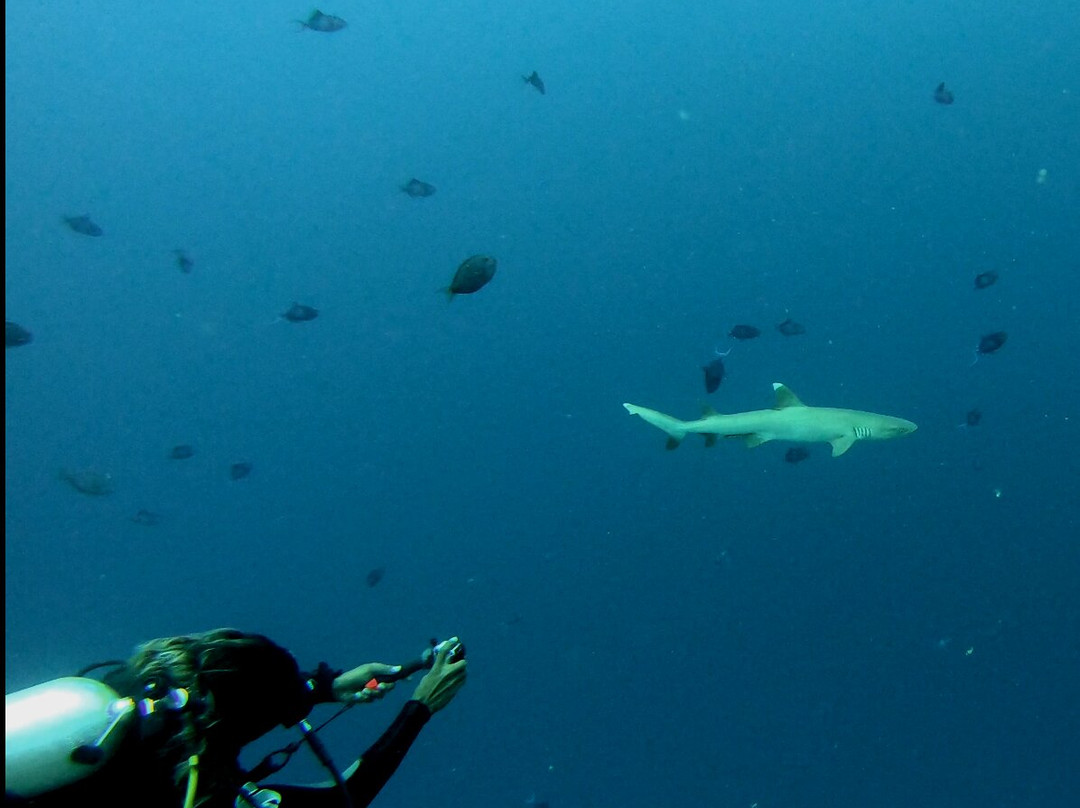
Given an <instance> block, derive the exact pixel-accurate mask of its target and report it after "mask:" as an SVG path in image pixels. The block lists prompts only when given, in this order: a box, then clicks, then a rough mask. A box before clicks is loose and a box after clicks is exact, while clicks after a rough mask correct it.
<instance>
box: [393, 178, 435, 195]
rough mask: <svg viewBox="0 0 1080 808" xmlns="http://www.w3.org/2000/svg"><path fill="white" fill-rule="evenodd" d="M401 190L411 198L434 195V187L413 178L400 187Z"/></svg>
mask: <svg viewBox="0 0 1080 808" xmlns="http://www.w3.org/2000/svg"><path fill="white" fill-rule="evenodd" d="M401 190H403V191H404V192H405V193H407V194H408V195H409V196H411V197H418V196H419V197H423V196H431V195H432V194H434V193H435V186H434V185H432V184H431V183H430V182H424V181H423V180H418V179H416V177H413V178H412V179H411V180H409V181H408V182H407V183H405V184H404V185H402V186H401Z"/></svg>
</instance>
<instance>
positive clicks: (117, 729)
mask: <svg viewBox="0 0 1080 808" xmlns="http://www.w3.org/2000/svg"><path fill="white" fill-rule="evenodd" d="M4 701H5V704H4V724H5V727H4V781H5V784H4V788H5V791H6V792H7V793H8V794H15V795H17V796H19V797H33V796H36V795H38V794H43V793H45V792H47V791H52V790H53V789H56V788H60V787H61V786H66V785H68V784H69V783H73V782H75V781H76V780H81V779H82V778H84V777H86V776H87V775H89V774H92V773H93V772H95V771H97V770H98V769H99V768H101V766H102V765H104V763H105V762H106V761H107V760H108V759H109V758H110V757H112V755H113V753H114V752H115V751H116V748H117V746H118V745H119V743H120V741H121V739H122V738H123V736H124V734H125V731H126V729H127V725H128V724H129V723H130V721H131V719H132V717H133V716H134V713H135V703H134V702H133V701H132V700H131V699H126V698H122V697H121V696H120V694H119V693H117V692H116V691H115V690H113V689H112V688H111V687H109V686H108V685H107V684H105V683H104V682H99V681H98V680H97V679H87V678H84V677H81V676H66V677H64V678H62V679H54V680H53V681H51V682H44V683H43V684H40V685H34V686H33V687H29V688H27V689H26V690H20V691H18V692H16V693H9V694H8V695H7V696H6V697H5V699H4Z"/></svg>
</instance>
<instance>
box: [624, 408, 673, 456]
mask: <svg viewBox="0 0 1080 808" xmlns="http://www.w3.org/2000/svg"><path fill="white" fill-rule="evenodd" d="M623 406H624V407H625V408H626V411H627V412H628V413H630V414H631V415H638V416H640V417H641V418H642V420H644V421H646V422H647V423H650V424H652V425H653V426H655V427H656V428H658V429H662V430H663V431H664V432H665V433H667V436H668V441H667V448H668V449H669V450H670V449H676V448H678V446H679V444H680V443H682V440H683V438H685V437H686V424H685V423H684V422H683V421H680V420H679V419H678V418H672V417H671V416H670V415H664V413H662V412H657V411H656V410H650V409H649V408H648V407H639V406H637V405H636V404H623Z"/></svg>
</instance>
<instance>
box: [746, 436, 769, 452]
mask: <svg viewBox="0 0 1080 808" xmlns="http://www.w3.org/2000/svg"><path fill="white" fill-rule="evenodd" d="M768 442H769V439H768V438H765V437H762V436H761V435H759V434H757V433H756V432H755V433H753V434H751V435H747V436H746V448H747V449H753V448H754V447H755V446H760V445H761V444H763V443H768Z"/></svg>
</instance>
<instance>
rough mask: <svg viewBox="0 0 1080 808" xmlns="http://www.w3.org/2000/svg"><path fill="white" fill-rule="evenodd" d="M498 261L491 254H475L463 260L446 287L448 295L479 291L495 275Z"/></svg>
mask: <svg viewBox="0 0 1080 808" xmlns="http://www.w3.org/2000/svg"><path fill="white" fill-rule="evenodd" d="M495 266H496V261H495V259H494V258H492V257H491V256H490V255H473V256H470V257H469V258H466V259H465V260H464V261H462V262H461V266H459V267H458V268H457V272H455V273H454V278H453V280H451V281H450V285H449V286H447V287H446V289H445V291H446V294H447V296H448V297H449V298H450V299H451V300H453V299H454V296H455V295H471V294H472V293H473V292H479V291H480V290H481V289H483V288H484V287H485V286H487V284H488V282H489V281H490V280H491V279H492V278H494V277H495Z"/></svg>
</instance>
